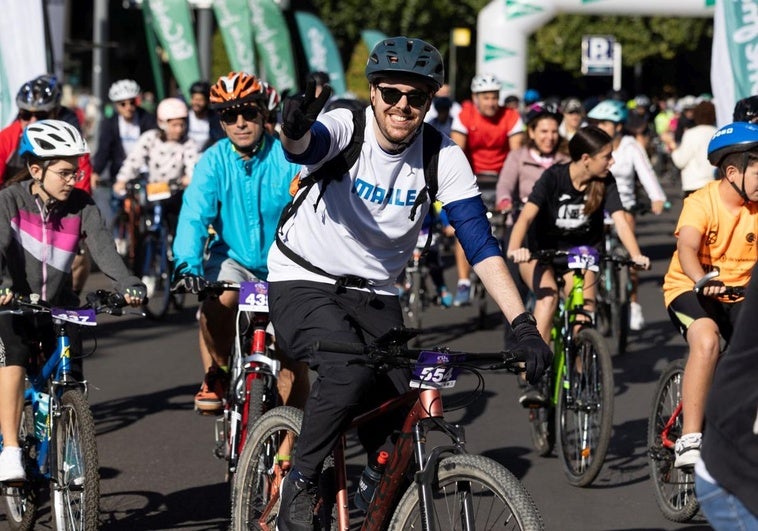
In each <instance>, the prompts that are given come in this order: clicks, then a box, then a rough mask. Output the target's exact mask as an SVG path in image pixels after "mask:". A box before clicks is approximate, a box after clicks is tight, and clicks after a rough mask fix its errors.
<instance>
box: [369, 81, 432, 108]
mask: <svg viewBox="0 0 758 531" xmlns="http://www.w3.org/2000/svg"><path fill="white" fill-rule="evenodd" d="M376 88H377V90H378V91H379V92H380V93H381V95H382V99H383V100H384V103H386V104H387V105H396V104H397V102H399V101H400V100H401V99H402V97H403V96H405V97H406V98H408V105H410V106H411V107H415V108H416V109H421V108H422V107H423V106H424V105H426V102H428V101H429V93H427V92H424V91H423V90H411V91H410V92H403V91H402V90H398V89H396V88H392V87H381V86H379V85H377V86H376Z"/></svg>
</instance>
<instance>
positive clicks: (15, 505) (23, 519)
mask: <svg viewBox="0 0 758 531" xmlns="http://www.w3.org/2000/svg"><path fill="white" fill-rule="evenodd" d="M18 436H19V438H18V440H19V443H20V444H21V446H22V448H23V451H24V468H26V471H27V477H30V478H31V475H30V474H29V472H30V471H31V470H33V469H34V467H36V465H37V447H36V441H35V439H34V412H33V411H32V405H31V404H26V405H25V406H24V410H23V412H22V414H21V426H20V428H19V432H18ZM37 496H38V491H37V485H36V484H35V483H34V480H27V481H26V482H24V483H23V484H22V485H18V486H15V485H14V486H5V487H4V488H3V506H4V507H5V517H6V520H7V522H8V528H10V529H12V530H13V531H28V530H30V529H34V523H35V521H36V520H37V503H38V497H37Z"/></svg>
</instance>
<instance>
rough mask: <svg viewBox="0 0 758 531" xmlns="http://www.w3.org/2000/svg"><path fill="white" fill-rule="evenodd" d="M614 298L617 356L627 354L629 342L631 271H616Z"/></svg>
mask: <svg viewBox="0 0 758 531" xmlns="http://www.w3.org/2000/svg"><path fill="white" fill-rule="evenodd" d="M614 290H615V293H614V296H613V298H612V300H611V332H612V337H613V348H614V350H615V351H616V353H617V354H623V353H625V352H626V345H627V342H628V340H629V312H630V307H629V305H630V301H629V269H627V268H626V267H622V268H621V269H616V270H615V276H614Z"/></svg>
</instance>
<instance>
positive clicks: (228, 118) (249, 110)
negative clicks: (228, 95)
mask: <svg viewBox="0 0 758 531" xmlns="http://www.w3.org/2000/svg"><path fill="white" fill-rule="evenodd" d="M260 114H261V111H260V110H259V109H258V107H244V108H242V109H228V110H226V111H223V112H222V113H221V121H222V122H224V123H225V124H227V125H231V124H235V123H237V116H242V119H243V120H245V121H246V122H254V121H255V120H256V118H258V116H260Z"/></svg>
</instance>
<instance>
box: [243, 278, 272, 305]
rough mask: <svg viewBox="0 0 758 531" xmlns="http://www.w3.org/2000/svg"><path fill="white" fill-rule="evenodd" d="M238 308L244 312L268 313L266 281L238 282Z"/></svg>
mask: <svg viewBox="0 0 758 531" xmlns="http://www.w3.org/2000/svg"><path fill="white" fill-rule="evenodd" d="M239 309H240V310H242V311H245V312H261V313H268V282H263V281H262V280H259V281H257V282H242V283H240V305H239Z"/></svg>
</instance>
